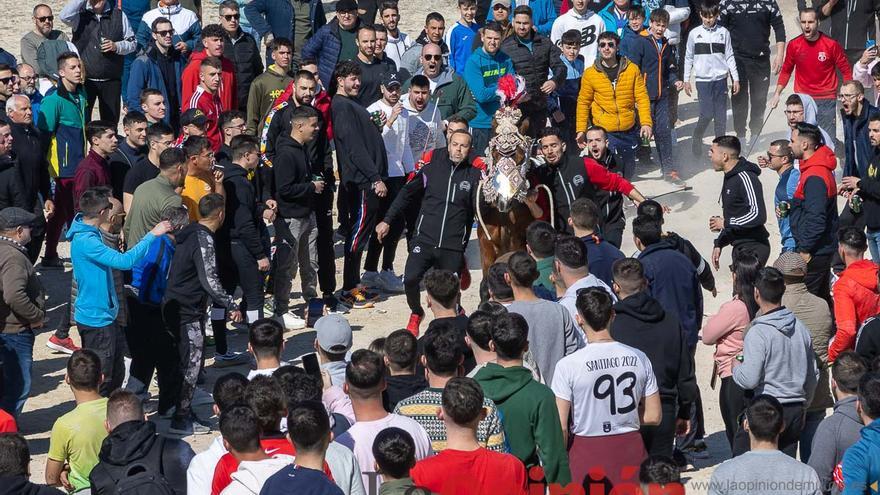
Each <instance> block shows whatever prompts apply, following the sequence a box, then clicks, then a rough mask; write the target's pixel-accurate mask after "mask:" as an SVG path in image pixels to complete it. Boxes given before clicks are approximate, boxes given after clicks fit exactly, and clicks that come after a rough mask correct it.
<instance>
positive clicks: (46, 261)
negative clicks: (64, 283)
mask: <svg viewBox="0 0 880 495" xmlns="http://www.w3.org/2000/svg"><path fill="white" fill-rule="evenodd" d="M40 266H42V267H43V268H62V269H63V268H64V262H63V261H61V258H59V257H58V256H55V257H52V258H47V257H45V256H43V261H41V262H40Z"/></svg>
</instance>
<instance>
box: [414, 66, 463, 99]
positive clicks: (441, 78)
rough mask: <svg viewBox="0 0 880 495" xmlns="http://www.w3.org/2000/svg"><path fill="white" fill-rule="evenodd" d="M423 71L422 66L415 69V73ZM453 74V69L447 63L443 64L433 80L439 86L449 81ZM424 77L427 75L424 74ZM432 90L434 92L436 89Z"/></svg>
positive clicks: (422, 73) (422, 72)
mask: <svg viewBox="0 0 880 495" xmlns="http://www.w3.org/2000/svg"><path fill="white" fill-rule="evenodd" d="M424 71H425V69H424V68H422V67H419V70H417V71H416V74H421V75H424V74H425V72H424ZM453 74H455V71H454V70H453V69H452V67H449V66H448V65H446V66H444V67H443V70H441V71H440V73H439V74H437V78H436V79H435V80H434V82H435V83H437V88H439V87H440V86H443V85H446V84H449V83H451V82H452V75H453ZM425 77H428V76H425ZM434 92H435V93H436V92H437V90H436V89H434Z"/></svg>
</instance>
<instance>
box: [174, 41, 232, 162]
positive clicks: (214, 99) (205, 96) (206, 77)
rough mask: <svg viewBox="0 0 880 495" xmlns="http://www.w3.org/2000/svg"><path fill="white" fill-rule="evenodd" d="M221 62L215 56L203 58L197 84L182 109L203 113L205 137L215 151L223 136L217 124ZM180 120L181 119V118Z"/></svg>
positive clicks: (219, 103) (219, 104)
mask: <svg viewBox="0 0 880 495" xmlns="http://www.w3.org/2000/svg"><path fill="white" fill-rule="evenodd" d="M221 71H222V62H221V61H220V59H219V58H217V57H208V58H206V59H204V60H203V61H202V63H201V66H200V67H199V81H200V82H199V86H198V87H197V88H196V90H195V92H193V93H192V95H191V96H190V97H189V98H188V99H186V100H184V102H183V110H184V111H186V110H189V109H191V108H195V109H198V110H200V111H201V112H202V113H203V114H205V120H206V123H205V137H207V138H208V140H209V141H211V148H212V149H213V150H214V152H215V153H216V152H217V151H219V150H220V146H222V145H223V136H222V135H221V134H220V128H219V126H218V125H217V122H218V120H219V119H220V114H221V113H222V111H223V110H222V109H221V108H222V104H221V102H220V96H219V94H218V93H219V90H220V89H221V88H222V82H221V78H222V75H221ZM181 120H182V119H181Z"/></svg>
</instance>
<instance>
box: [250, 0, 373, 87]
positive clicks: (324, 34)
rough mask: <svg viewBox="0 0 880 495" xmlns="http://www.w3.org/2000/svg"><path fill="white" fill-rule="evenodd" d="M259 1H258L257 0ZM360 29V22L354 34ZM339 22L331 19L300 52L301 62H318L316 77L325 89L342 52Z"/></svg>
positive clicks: (356, 25)
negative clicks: (309, 60)
mask: <svg viewBox="0 0 880 495" xmlns="http://www.w3.org/2000/svg"><path fill="white" fill-rule="evenodd" d="M257 1H259V0H257ZM358 27H360V20H358V21H357V23H356V24H355V32H357V29H358ZM339 29H340V27H339V20H338V19H333V20H332V21H330V22H329V23H328V24H326V25H325V26H323V27H322V28H321V29H319V30H317V31H316V32H315V34H314V36H312V37H311V38H310V39H309V41H308V42H306V46H304V47H303V50H302V59H303V60H308V59H311V60H317V61H318V77H319V78H320V79H321V84H322V85H323V86H324V87H325V88H329V87H330V80H331V79H333V70H334V69H336V63H337V62H338V61H339V52H340V51H341V50H342V40H341V39H340V38H339Z"/></svg>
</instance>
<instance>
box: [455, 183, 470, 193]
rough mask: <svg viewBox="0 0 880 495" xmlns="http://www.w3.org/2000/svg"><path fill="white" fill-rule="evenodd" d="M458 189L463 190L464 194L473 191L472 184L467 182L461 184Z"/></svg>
mask: <svg viewBox="0 0 880 495" xmlns="http://www.w3.org/2000/svg"><path fill="white" fill-rule="evenodd" d="M458 188H459V189H461V190H462V191H464V192H470V190H471V183H470V182H467V181H465V182H462V183H461V184H459V185H458Z"/></svg>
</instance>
